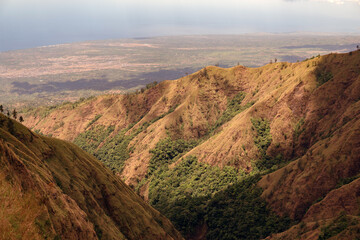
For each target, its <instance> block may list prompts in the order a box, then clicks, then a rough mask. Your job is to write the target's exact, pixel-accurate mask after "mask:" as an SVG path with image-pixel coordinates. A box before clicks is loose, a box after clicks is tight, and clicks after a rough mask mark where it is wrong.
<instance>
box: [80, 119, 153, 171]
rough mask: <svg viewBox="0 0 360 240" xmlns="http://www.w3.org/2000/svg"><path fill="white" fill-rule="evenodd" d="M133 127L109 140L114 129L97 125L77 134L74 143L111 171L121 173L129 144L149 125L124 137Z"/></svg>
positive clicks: (130, 126)
mask: <svg viewBox="0 0 360 240" xmlns="http://www.w3.org/2000/svg"><path fill="white" fill-rule="evenodd" d="M133 126H134V124H131V125H129V126H128V127H127V128H125V129H123V130H122V131H120V132H119V133H117V134H116V135H114V136H113V137H111V138H109V136H110V134H111V133H112V132H113V131H114V129H115V127H114V126H109V127H105V126H101V125H98V126H95V127H93V128H92V129H90V130H87V131H85V132H83V133H81V134H79V135H78V136H77V137H76V138H75V140H74V143H75V144H76V145H78V146H79V147H80V148H82V149H83V150H85V151H87V152H88V153H90V154H92V155H94V156H95V157H96V158H97V159H99V160H100V161H102V162H103V163H104V164H105V165H106V166H107V167H109V168H110V169H111V170H115V171H117V172H121V171H122V169H123V166H124V163H125V160H126V159H128V158H129V157H130V153H129V151H130V150H129V143H130V142H131V140H132V139H133V138H134V137H135V136H136V135H137V134H139V133H140V132H142V131H143V130H145V129H146V128H147V127H148V126H149V123H148V122H145V123H144V124H143V125H142V126H140V127H139V128H137V129H136V130H134V131H133V132H132V134H128V135H126V132H127V131H128V130H129V129H130V128H132V127H133Z"/></svg>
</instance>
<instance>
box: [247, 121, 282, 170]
mask: <svg viewBox="0 0 360 240" xmlns="http://www.w3.org/2000/svg"><path fill="white" fill-rule="evenodd" d="M251 123H252V125H253V129H254V130H255V131H256V136H255V137H254V143H255V145H256V146H257V148H258V149H259V152H260V159H259V160H258V161H257V162H256V163H255V164H256V167H257V168H258V169H259V170H266V169H274V166H276V165H278V164H280V163H282V162H284V160H283V157H282V154H281V153H279V154H278V155H276V156H275V157H272V156H269V155H267V154H266V151H267V149H268V148H269V146H270V144H271V141H272V136H271V134H270V122H269V121H268V120H266V119H262V118H252V119H251ZM275 168H276V167H275Z"/></svg>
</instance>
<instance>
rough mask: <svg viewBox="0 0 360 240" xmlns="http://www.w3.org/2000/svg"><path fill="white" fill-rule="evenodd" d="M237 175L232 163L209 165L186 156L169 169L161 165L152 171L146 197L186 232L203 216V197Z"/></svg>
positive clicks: (225, 184)
mask: <svg viewBox="0 0 360 240" xmlns="http://www.w3.org/2000/svg"><path fill="white" fill-rule="evenodd" d="M165 156H168V155H165ZM162 161H163V162H167V161H168V160H165V159H162ZM241 176H242V175H241V174H239V173H238V171H237V170H236V169H235V168H233V167H225V168H224V169H220V168H219V167H212V166H210V165H208V164H205V163H200V162H198V161H197V159H196V157H193V156H190V157H187V158H185V159H183V160H182V161H181V162H180V163H179V164H178V165H176V166H175V167H174V168H172V169H169V168H168V165H162V166H161V167H159V168H157V169H156V170H155V171H154V172H153V174H152V178H151V180H150V185H149V201H150V204H151V205H152V206H153V207H155V208H156V209H158V210H159V211H160V212H162V213H163V214H165V215H166V216H167V217H168V218H170V220H172V222H173V223H174V224H175V226H176V227H177V229H179V230H180V231H182V232H183V234H185V235H188V234H190V233H191V232H192V231H193V230H194V228H195V227H196V226H197V224H198V223H199V222H201V221H200V220H201V219H203V217H204V213H205V212H204V211H205V206H206V202H207V200H208V199H210V198H211V196H212V195H213V194H214V193H216V192H218V191H220V190H222V189H224V188H226V187H227V186H228V185H229V184H231V183H234V182H237V181H238V180H239V179H240V177H241Z"/></svg>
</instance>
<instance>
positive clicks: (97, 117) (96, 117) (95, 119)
mask: <svg viewBox="0 0 360 240" xmlns="http://www.w3.org/2000/svg"><path fill="white" fill-rule="evenodd" d="M101 117H102V115H101V114H98V115H96V116H95V117H94V119H93V120H91V121H90V122H89V123H88V125H87V126H86V128H88V127H90V126H91V125H93V123H95V122H96V121H97V120H99V118H101Z"/></svg>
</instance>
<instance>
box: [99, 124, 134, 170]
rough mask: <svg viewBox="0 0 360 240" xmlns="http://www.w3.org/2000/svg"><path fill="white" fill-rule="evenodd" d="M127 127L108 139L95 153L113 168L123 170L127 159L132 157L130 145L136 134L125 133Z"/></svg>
mask: <svg viewBox="0 0 360 240" xmlns="http://www.w3.org/2000/svg"><path fill="white" fill-rule="evenodd" d="M125 133H126V129H124V130H122V131H121V132H120V133H118V134H117V135H116V136H114V137H112V138H110V139H109V140H108V141H106V142H105V143H104V144H103V145H102V146H101V148H99V149H98V150H97V151H96V153H95V154H94V155H95V157H97V158H98V159H100V160H101V161H102V162H103V163H104V164H105V165H106V166H107V167H109V168H110V169H111V170H115V171H118V172H121V170H122V168H123V167H124V163H125V160H126V159H128V158H129V157H130V155H129V150H128V146H129V143H130V141H131V140H132V139H133V137H134V136H132V135H125Z"/></svg>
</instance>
